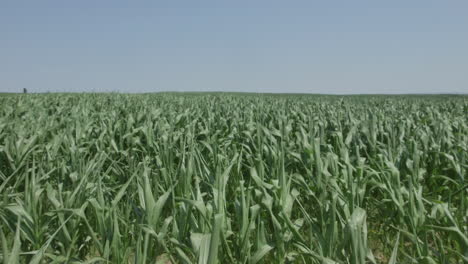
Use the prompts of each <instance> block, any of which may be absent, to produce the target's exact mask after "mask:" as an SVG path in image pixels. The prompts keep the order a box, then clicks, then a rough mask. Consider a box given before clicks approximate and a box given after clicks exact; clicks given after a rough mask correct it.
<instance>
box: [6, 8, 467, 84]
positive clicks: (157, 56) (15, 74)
mask: <svg viewBox="0 0 468 264" xmlns="http://www.w3.org/2000/svg"><path fill="white" fill-rule="evenodd" d="M23 87H27V88H28V89H29V90H30V91H31V92H45V91H62V92H63V91H71V92H78V91H95V92H101V91H120V92H152V91H245V92H299V93H440V92H463V93H468V1H466V0H458V1H456V0H453V1H451V0H437V1H432V0H404V1H400V0H389V1H376V0H372V1H371V0H369V1H360V0H352V1H349V0H348V1H333V0H330V1H328V0H320V1H294V0H291V1H286V0H282V1H272V0H268V1H260V0H250V1H241V0H235V1H234V0H230V1H223V0H216V1H202V0H200V1H195V0H191V1H178V0H172V1H133V0H131V1H130V0H129V1H115V0H113V1H106V0H92V1H89V0H67V1H64V0H60V1H47V0H40V1H21V0H13V1H10V0H2V1H0V92H16V91H20V90H21V89H22V88H23Z"/></svg>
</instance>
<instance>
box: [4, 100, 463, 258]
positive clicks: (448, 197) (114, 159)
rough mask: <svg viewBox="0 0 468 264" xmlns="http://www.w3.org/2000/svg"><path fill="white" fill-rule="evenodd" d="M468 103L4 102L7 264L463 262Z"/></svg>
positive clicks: (276, 101)
mask: <svg viewBox="0 0 468 264" xmlns="http://www.w3.org/2000/svg"><path fill="white" fill-rule="evenodd" d="M467 113H468V98H467V97H463V96H458V97H457V96H409V97H404V96H349V97H342V96H312V95H310V96H308V95H243V94H190V95H186V94H171V93H166V94H142V95H122V94H70V95H66V94H48V95H40V94H36V95H34V94H28V95H15V96H3V97H0V196H1V197H0V243H1V247H0V252H1V254H0V262H1V261H3V263H249V264H250V263H320V264H331V263H351V264H358V263H390V264H395V263H450V264H453V263H463V262H465V263H466V262H467V261H468V230H467V225H466V223H467V222H468V221H467V220H468V219H467V212H468V198H467V197H468V196H467V189H468V188H467V187H468V185H467V180H466V178H467V171H468V170H467V167H468V114H467Z"/></svg>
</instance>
